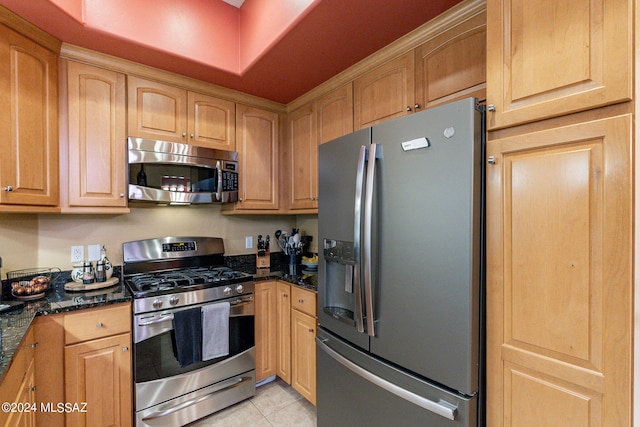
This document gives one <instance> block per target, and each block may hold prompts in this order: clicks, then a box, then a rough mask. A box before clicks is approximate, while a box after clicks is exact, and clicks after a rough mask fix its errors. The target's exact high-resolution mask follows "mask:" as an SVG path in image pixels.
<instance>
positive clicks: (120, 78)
mask: <svg viewBox="0 0 640 427" xmlns="http://www.w3.org/2000/svg"><path fill="white" fill-rule="evenodd" d="M60 67H61V73H60V74H61V75H62V76H64V77H63V78H62V79H61V84H60V87H61V98H62V101H61V103H60V105H61V117H66V118H67V120H66V122H64V121H63V122H62V123H61V126H60V130H61V143H60V166H61V169H60V176H61V197H60V199H61V203H60V204H61V210H62V212H72V213H80V212H81V213H126V212H128V211H129V210H128V208H127V197H126V194H127V187H128V185H127V165H126V159H127V153H126V144H125V141H126V136H127V135H126V103H125V95H126V87H125V84H126V83H125V80H126V78H125V75H124V74H122V73H117V72H115V71H111V70H107V69H104V68H99V67H94V66H91V65H87V64H82V63H79V62H74V61H66V60H61V62H60Z"/></svg>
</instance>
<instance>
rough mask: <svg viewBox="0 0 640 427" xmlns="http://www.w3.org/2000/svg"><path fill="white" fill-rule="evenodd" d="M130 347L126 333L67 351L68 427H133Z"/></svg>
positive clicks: (69, 348)
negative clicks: (76, 408)
mask: <svg viewBox="0 0 640 427" xmlns="http://www.w3.org/2000/svg"><path fill="white" fill-rule="evenodd" d="M130 346H131V334H129V333H126V334H121V335H115V336H111V337H107V338H101V339H96V340H92V341H87V342H83V343H80V344H74V345H69V346H66V347H65V355H64V356H65V377H66V378H65V401H66V402H68V403H70V404H74V405H75V404H77V405H78V410H77V411H66V412H67V414H66V417H67V418H66V425H67V426H99V425H102V426H107V425H108V426H130V425H131V423H132V413H131V411H132V403H131V387H132V386H131V352H130V351H129V348H130ZM74 409H75V408H74Z"/></svg>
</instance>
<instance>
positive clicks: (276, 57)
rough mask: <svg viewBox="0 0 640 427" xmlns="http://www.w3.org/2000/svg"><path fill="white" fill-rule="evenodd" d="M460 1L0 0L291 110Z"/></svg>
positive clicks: (118, 52)
mask: <svg viewBox="0 0 640 427" xmlns="http://www.w3.org/2000/svg"><path fill="white" fill-rule="evenodd" d="M461 1H462V0H277V1H276V0H245V2H244V4H243V6H242V7H241V8H240V9H236V8H234V7H233V6H230V5H228V4H226V3H224V2H222V1H221V0H107V1H105V0H28V1H25V0H0V5H2V6H4V7H6V8H7V9H9V10H11V11H13V12H14V13H16V14H17V15H20V16H22V17H23V18H24V19H26V20H27V21H29V22H31V23H33V24H34V25H36V26H38V27H40V28H42V29H43V30H45V31H46V32H48V33H49V34H51V35H53V36H55V37H57V38H58V39H60V40H62V41H63V42H67V43H69V44H73V45H77V46H81V47H85V48H88V49H92V50H95V51H98V52H102V53H107V54H110V55H114V56H117V57H120V58H125V59H129V60H132V61H136V62H139V63H142V64H146V65H149V66H152V67H157V68H160V69H163V70H167V71H172V72H175V73H178V74H182V75H185V76H188V77H193V78H195V79H198V80H203V81H206V82H210V83H214V84H217V85H220V86H224V87H227V88H230V89H235V90H239V91H241V92H245V93H249V94H252V95H256V96H260V97H263V98H267V99H271V100H273V101H277V102H281V103H285V104H286V103H288V102H290V101H292V100H294V99H295V98H297V97H298V96H300V95H302V94H304V93H305V92H307V91H309V90H310V89H312V88H314V87H315V86H317V85H319V84H320V83H322V82H324V81H325V80H327V79H329V78H330V77H332V76H334V75H336V74H338V73H340V72H341V71H343V70H345V69H347V68H349V67H350V66H351V65H353V64H355V63H357V62H358V61H360V60H362V59H364V58H365V57H367V56H368V55H370V54H371V53H373V52H375V51H377V50H379V49H381V48H382V47H384V46H386V45H387V44H389V43H391V42H392V41H394V40H396V39H397V38H399V37H401V36H403V35H405V34H407V33H408V32H410V31H411V30H413V29H415V28H417V27H419V26H420V25H422V24H424V23H425V22H427V21H429V20H430V19H432V18H433V17H435V16H437V15H439V14H440V13H442V12H444V11H446V10H447V9H449V8H451V7H452V6H454V5H456V4H458V3H460V2H461Z"/></svg>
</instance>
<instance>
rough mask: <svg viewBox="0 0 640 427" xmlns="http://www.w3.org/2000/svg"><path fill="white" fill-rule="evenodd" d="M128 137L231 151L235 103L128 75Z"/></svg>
mask: <svg viewBox="0 0 640 427" xmlns="http://www.w3.org/2000/svg"><path fill="white" fill-rule="evenodd" d="M127 88H128V96H129V113H128V114H129V136H135V137H140V138H148V139H159V140H163V141H172V142H182V143H188V144H192V145H197V146H200V147H207V148H216V149H220V150H227V151H235V149H236V143H235V137H236V134H235V104H234V103H233V102H231V101H227V100H224V99H219V98H215V97H212V96H208V95H205V94H202V93H196V92H191V91H187V90H185V89H182V88H179V87H175V86H171V85H168V84H164V83H159V82H155V81H152V80H146V79H143V78H140V77H136V76H131V75H130V76H128V83H127Z"/></svg>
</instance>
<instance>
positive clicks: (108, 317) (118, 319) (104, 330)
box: [64, 304, 131, 344]
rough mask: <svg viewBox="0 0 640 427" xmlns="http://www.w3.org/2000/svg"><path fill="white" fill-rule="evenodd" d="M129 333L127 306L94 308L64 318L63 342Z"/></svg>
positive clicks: (128, 308) (129, 308) (129, 316)
mask: <svg viewBox="0 0 640 427" xmlns="http://www.w3.org/2000/svg"><path fill="white" fill-rule="evenodd" d="M130 331H131V307H130V306H129V304H122V305H116V306H113V307H108V308H96V309H92V310H86V311H84V310H83V311H80V312H78V313H74V314H67V315H66V316H65V317H64V342H65V344H73V343H76V342H81V341H86V340H92V339H95V338H102V337H108V336H110V335H115V334H121V333H125V332H130Z"/></svg>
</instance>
